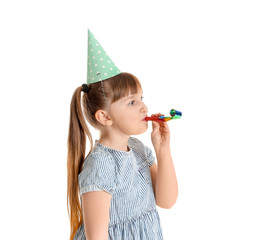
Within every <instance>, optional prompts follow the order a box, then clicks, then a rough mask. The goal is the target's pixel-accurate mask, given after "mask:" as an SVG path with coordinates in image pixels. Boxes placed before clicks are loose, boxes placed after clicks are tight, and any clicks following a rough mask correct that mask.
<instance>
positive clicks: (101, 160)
mask: <svg viewBox="0 0 257 240" xmlns="http://www.w3.org/2000/svg"><path fill="white" fill-rule="evenodd" d="M115 176H116V174H115V165H114V161H113V159H112V158H111V157H109V156H108V155H105V154H103V153H93V154H91V155H90V156H88V158H87V159H86V162H85V163H84V166H83V170H82V172H81V173H80V174H79V177H78V181H79V190H80V196H81V195H82V194H83V193H86V192H91V191H106V192H108V193H110V194H113V191H114V189H115V179H116V178H115Z"/></svg>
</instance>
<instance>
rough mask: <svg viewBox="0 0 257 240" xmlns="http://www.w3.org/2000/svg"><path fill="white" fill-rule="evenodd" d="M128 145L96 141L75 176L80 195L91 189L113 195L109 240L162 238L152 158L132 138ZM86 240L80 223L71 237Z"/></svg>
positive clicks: (154, 239) (140, 143)
mask: <svg viewBox="0 0 257 240" xmlns="http://www.w3.org/2000/svg"><path fill="white" fill-rule="evenodd" d="M128 146H129V151H128V152H126V151H120V150H116V149H112V148H109V147H106V146H104V145H102V144H100V143H99V142H97V141H96V143H95V145H94V148H93V151H92V152H91V153H90V155H89V156H88V157H87V158H86V159H85V161H84V163H83V168H82V171H81V173H80V174H79V177H78V180H79V189H80V196H81V195H82V194H83V193H86V192H90V191H106V192H108V193H110V194H112V198H111V205H110V212H109V214H110V218H109V229H108V235H109V237H108V240H163V234H162V228H161V224H160V218H159V214H158V211H157V209H156V202H155V197H154V192H153V186H152V180H151V173H150V168H149V167H150V166H152V165H153V163H154V161H155V158H154V156H153V155H152V150H151V149H150V148H149V147H147V146H145V145H144V144H143V143H142V142H141V141H140V140H139V139H137V138H135V137H130V138H129V140H128ZM85 239H86V237H85V230H84V225H83V223H82V225H81V226H80V227H79V229H78V230H77V232H76V235H75V237H74V240H85Z"/></svg>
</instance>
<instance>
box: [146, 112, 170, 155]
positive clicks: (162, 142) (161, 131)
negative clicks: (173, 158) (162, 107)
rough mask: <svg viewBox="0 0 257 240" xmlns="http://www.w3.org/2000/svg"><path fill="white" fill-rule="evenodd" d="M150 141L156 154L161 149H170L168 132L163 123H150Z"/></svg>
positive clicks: (167, 127) (166, 126)
mask: <svg viewBox="0 0 257 240" xmlns="http://www.w3.org/2000/svg"><path fill="white" fill-rule="evenodd" d="M159 116H164V115H163V114H160V113H158V114H152V115H151V117H159ZM152 128H153V130H152V133H151V140H152V144H153V146H154V149H155V151H156V152H159V150H160V149H161V148H167V147H170V130H169V126H168V124H167V122H165V121H152Z"/></svg>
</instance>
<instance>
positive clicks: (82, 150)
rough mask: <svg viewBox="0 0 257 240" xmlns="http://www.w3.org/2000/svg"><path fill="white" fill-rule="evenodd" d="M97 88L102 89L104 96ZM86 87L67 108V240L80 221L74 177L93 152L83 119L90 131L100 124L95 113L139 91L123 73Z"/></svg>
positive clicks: (131, 78)
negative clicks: (68, 114) (68, 115)
mask: <svg viewBox="0 0 257 240" xmlns="http://www.w3.org/2000/svg"><path fill="white" fill-rule="evenodd" d="M101 84H103V86H104V93H103V89H102V87H103V86H101ZM88 87H89V92H88V93H84V94H83V96H82V104H81V92H82V89H83V87H82V86H81V87H78V88H77V89H76V90H75V92H74V93H73V96H72V99H71V104H70V123H69V132H68V142H67V145H68V156H67V209H68V215H69V219H70V240H73V238H74V236H75V234H76V231H77V229H78V228H79V226H80V225H81V224H82V220H83V219H82V211H81V205H80V198H79V185H78V175H79V173H80V172H81V170H82V164H83V161H84V159H85V158H86V157H87V156H88V155H89V154H90V153H91V151H92V150H93V139H92V136H91V133H90V131H89V128H88V125H87V123H86V121H85V118H86V120H87V121H88V122H89V123H90V124H91V125H92V126H93V127H94V128H96V129H98V127H99V124H100V123H99V122H98V121H97V120H96V119H95V113H96V111H97V110H99V109H107V107H108V106H107V104H108V103H109V104H110V103H114V102H116V101H118V100H119V99H121V98H123V97H125V96H127V95H129V93H130V94H135V93H137V92H138V89H139V88H140V89H142V87H141V84H140V82H139V80H138V79H137V78H136V77H135V76H134V75H132V74H130V73H124V72H123V73H120V74H118V75H116V76H114V77H111V78H109V79H107V80H104V81H103V82H102V83H101V82H97V83H92V84H89V85H88ZM105 97H106V99H107V102H108V103H107V102H106V100H105ZM81 105H82V108H81ZM82 109H83V113H84V115H83V113H82ZM84 116H85V118H84ZM86 137H87V138H88V139H89V141H90V150H89V153H88V155H87V156H85V154H86Z"/></svg>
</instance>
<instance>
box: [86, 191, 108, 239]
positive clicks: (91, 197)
mask: <svg viewBox="0 0 257 240" xmlns="http://www.w3.org/2000/svg"><path fill="white" fill-rule="evenodd" d="M111 198H112V195H111V194H110V193H107V192H105V191H92V192H87V193H84V194H83V195H82V214H83V222H84V228H85V234H86V239H87V240H108V226H109V210H110V204H111Z"/></svg>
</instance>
